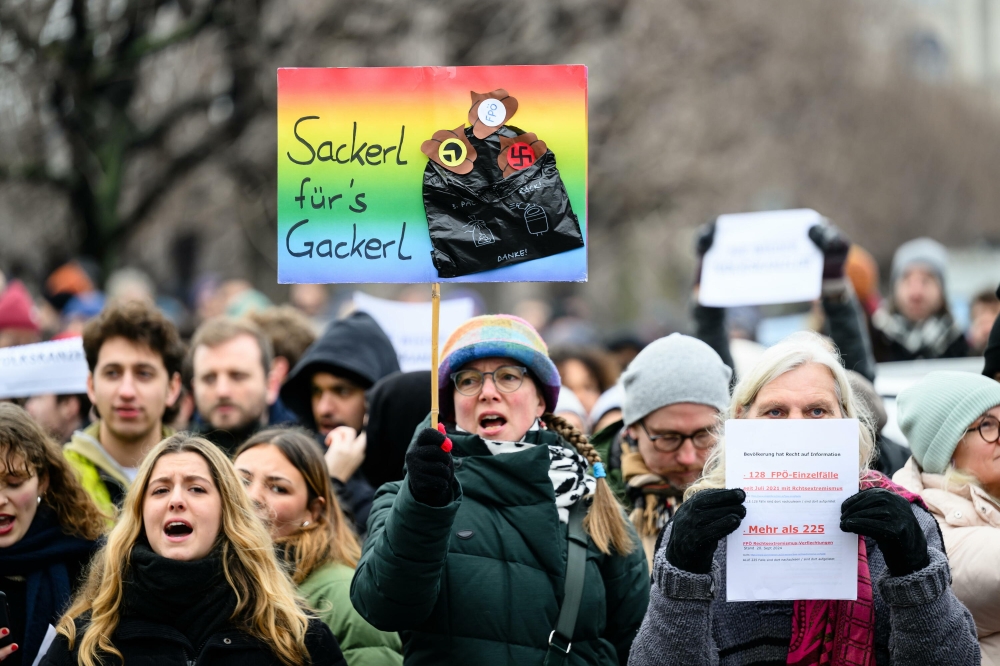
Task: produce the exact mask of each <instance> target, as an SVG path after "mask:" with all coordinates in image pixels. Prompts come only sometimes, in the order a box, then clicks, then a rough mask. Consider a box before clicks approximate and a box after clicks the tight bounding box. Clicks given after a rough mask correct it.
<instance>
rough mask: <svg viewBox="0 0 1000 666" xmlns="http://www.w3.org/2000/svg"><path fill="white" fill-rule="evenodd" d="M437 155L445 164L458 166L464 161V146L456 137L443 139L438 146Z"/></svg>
mask: <svg viewBox="0 0 1000 666" xmlns="http://www.w3.org/2000/svg"><path fill="white" fill-rule="evenodd" d="M438 157H440V158H441V161H442V162H444V163H445V164H446V165H447V166H450V167H455V166H458V165H459V164H461V163H462V162H464V161H465V146H464V145H462V142H461V141H459V140H458V139H445V140H444V141H443V142H442V143H441V147H440V148H438Z"/></svg>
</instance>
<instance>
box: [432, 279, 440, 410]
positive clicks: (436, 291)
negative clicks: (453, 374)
mask: <svg viewBox="0 0 1000 666" xmlns="http://www.w3.org/2000/svg"><path fill="white" fill-rule="evenodd" d="M440 314H441V285H440V284H439V283H437V282H435V283H433V284H432V285H431V427H432V428H437V426H438V323H439V320H440Z"/></svg>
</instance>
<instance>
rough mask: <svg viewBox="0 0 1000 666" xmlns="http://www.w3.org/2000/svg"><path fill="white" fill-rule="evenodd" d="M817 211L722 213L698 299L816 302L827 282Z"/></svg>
mask: <svg viewBox="0 0 1000 666" xmlns="http://www.w3.org/2000/svg"><path fill="white" fill-rule="evenodd" d="M822 220H823V217H822V216H821V215H820V214H819V213H817V212H816V211H814V210H810V209H799V210H775V211H767V212H763V213H741V214H738V215H720V216H719V218H718V220H717V221H716V225H715V238H714V240H713V242H712V247H711V249H710V250H709V251H708V252H707V253H705V258H704V261H703V262H702V270H701V287H700V289H699V293H698V300H699V302H700V303H701V304H702V305H707V306H709V307H736V306H740V305H767V304H771V303H798V302H802V301H812V300H815V299H817V298H819V296H820V291H821V289H822V286H823V254H822V252H820V250H819V248H817V247H816V245H815V244H814V243H813V242H812V241H811V240H810V239H809V235H808V234H809V227H811V226H813V225H814V224H819V223H820V222H821V221H822Z"/></svg>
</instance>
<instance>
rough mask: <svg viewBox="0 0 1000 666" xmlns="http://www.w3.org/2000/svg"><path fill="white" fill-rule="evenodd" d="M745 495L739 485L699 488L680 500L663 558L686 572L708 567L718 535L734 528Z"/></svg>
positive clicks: (740, 516) (700, 571)
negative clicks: (692, 494)
mask: <svg viewBox="0 0 1000 666" xmlns="http://www.w3.org/2000/svg"><path fill="white" fill-rule="evenodd" d="M746 496H747V494H746V493H745V492H743V491H742V490H740V489H739V488H736V489H734V490H723V489H713V490H703V491H701V492H700V493H697V494H695V495H694V497H692V498H691V499H689V500H688V501H686V502H684V503H683V504H681V506H680V508H679V509H677V513H675V514H674V518H673V524H674V526H673V529H672V531H671V533H670V541H669V542H667V561H668V562H670V563H671V564H672V565H674V566H675V567H677V568H678V569H681V570H683V571H688V572H690V573H696V574H706V573H708V572H709V571H711V570H712V557H713V556H714V555H715V549H716V548H717V547H718V545H719V539H721V538H722V537H725V536H728V535H729V534H731V533H732V532H734V531H736V528H738V527H739V526H740V522H741V521H742V520H743V518H744V517H745V516H746V515H747V510H746V507H744V506H743V500H745V499H746Z"/></svg>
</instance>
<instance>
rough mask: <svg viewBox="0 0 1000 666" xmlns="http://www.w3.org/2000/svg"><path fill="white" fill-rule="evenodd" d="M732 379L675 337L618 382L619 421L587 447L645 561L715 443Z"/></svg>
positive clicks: (708, 353)
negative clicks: (604, 469) (598, 460)
mask: <svg viewBox="0 0 1000 666" xmlns="http://www.w3.org/2000/svg"><path fill="white" fill-rule="evenodd" d="M731 377H732V370H730V369H729V367H728V366H727V365H726V364H725V363H723V362H722V359H721V358H720V357H719V355H718V354H717V353H716V352H715V351H714V350H713V349H712V348H711V347H709V346H708V345H707V344H705V343H704V342H702V341H701V340H698V339H696V338H692V337H689V336H686V335H681V334H679V333H674V334H673V335H669V336H667V337H665V338H660V339H659V340H656V341H655V342H653V343H651V344H650V345H648V346H647V347H646V348H645V349H643V350H642V351H641V352H639V355H638V356H636V357H635V359H634V360H633V361H632V362H631V363H630V364H629V366H628V368H627V369H626V370H625V372H624V373H623V374H622V376H621V379H620V380H619V383H620V385H621V387H622V389H623V391H624V401H623V403H622V420H621V421H619V422H618V423H617V424H614V425H611V426H608V427H607V428H605V429H604V430H603V431H602V432H600V433H598V434H597V435H596V436H595V439H594V441H593V443H594V446H595V448H597V450H598V452H599V453H600V454H601V456H602V459H603V460H606V461H608V466H609V468H610V469H609V471H608V478H609V480H610V481H611V482H612V487H613V488H615V490H616V491H617V492H618V493H619V497H621V498H622V500H623V501H624V502H625V505H626V507H627V508H628V509H629V510H630V512H631V513H630V518H631V520H632V522H633V524H634V525H635V527H636V530H637V531H638V533H639V536H640V537H641V538H642V540H643V546H644V547H645V550H646V555H647V557H648V558H649V559H650V561H651V560H652V556H653V553H654V552H655V546H656V537H657V535H658V534H659V533H660V530H661V528H662V527H663V525H665V524H666V523H667V521H669V520H670V516H671V515H673V512H674V509H675V508H676V507H677V506H678V505H679V504H680V502H681V500H682V496H683V494H684V490H685V489H686V488H687V487H688V486H689V485H691V484H692V483H694V481H695V480H696V479H697V478H698V477H699V476H700V475H701V470H702V468H703V467H704V466H705V460H706V459H707V458H708V454H709V453H710V452H711V449H712V447H713V446H714V445H715V441H716V436H715V426H716V424H717V422H718V415H719V413H720V412H721V411H722V410H724V409H725V408H726V407H727V406H728V404H729V380H730V378H731Z"/></svg>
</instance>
